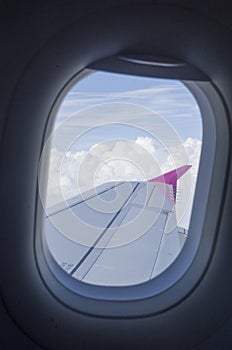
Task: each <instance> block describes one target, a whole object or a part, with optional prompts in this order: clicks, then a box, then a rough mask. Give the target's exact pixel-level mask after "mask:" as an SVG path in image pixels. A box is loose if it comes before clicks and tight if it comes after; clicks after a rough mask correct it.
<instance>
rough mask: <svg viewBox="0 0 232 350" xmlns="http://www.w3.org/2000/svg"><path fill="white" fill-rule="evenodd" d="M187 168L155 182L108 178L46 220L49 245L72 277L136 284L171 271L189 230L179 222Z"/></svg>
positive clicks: (176, 170)
mask: <svg viewBox="0 0 232 350" xmlns="http://www.w3.org/2000/svg"><path fill="white" fill-rule="evenodd" d="M190 167H191V166H184V167H181V168H178V169H175V170H173V171H171V172H168V173H166V174H164V175H161V176H159V177H157V178H154V179H151V180H149V181H147V182H146V181H141V182H137V181H133V182H108V183H105V184H103V185H100V186H98V187H97V188H95V189H92V190H91V191H88V192H86V193H84V194H82V195H79V196H76V197H74V198H72V199H70V200H68V201H67V204H66V206H65V207H64V206H63V207H62V205H61V206H59V207H57V208H56V209H54V210H53V211H52V212H50V214H49V215H48V216H47V217H46V218H45V222H44V232H45V239H46V244H47V246H48V249H49V251H50V252H51V254H52V256H53V258H54V259H55V260H56V262H57V263H58V264H59V265H60V266H61V267H62V268H63V269H64V270H65V271H66V272H67V273H69V274H70V275H71V276H72V277H74V278H76V279H78V280H81V281H83V282H87V283H91V284H98V285H111V286H117V285H121V286H122V285H132V284H138V283H142V282H145V281H147V280H150V279H152V278H154V277H155V276H157V275H158V274H160V273H161V272H162V271H163V270H165V269H166V268H167V267H168V266H169V265H170V264H171V263H172V262H173V261H174V260H175V258H176V257H177V255H178V254H179V252H180V250H181V248H182V246H183V244H184V241H185V238H186V235H187V231H186V230H185V229H184V228H180V227H177V223H176V212H175V204H176V186H177V180H178V178H180V176H182V175H183V174H184V173H185V172H186V171H187V170H188V169H189V168H190Z"/></svg>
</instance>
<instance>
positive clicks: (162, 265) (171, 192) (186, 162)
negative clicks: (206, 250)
mask: <svg viewBox="0 0 232 350" xmlns="http://www.w3.org/2000/svg"><path fill="white" fill-rule="evenodd" d="M72 84H73V83H72ZM201 145H202V120H201V114H200V110H199V108H198V104H197V102H196V100H195V99H194V97H193V95H192V94H191V93H190V91H189V90H188V88H187V87H186V86H185V85H184V84H183V83H182V82H180V81H178V80H168V79H155V78H147V77H137V76H130V75H121V74H114V73H104V72H100V71H97V72H93V73H91V74H89V75H86V77H84V78H83V79H78V80H77V81H75V84H73V85H72V88H71V89H70V91H68V93H67V94H66V95H65V97H64V99H63V101H62V103H61V104H60V106H59V108H58V111H57V113H56V115H55V118H54V119H53V125H52V127H51V128H50V130H49V137H48V141H47V142H46V144H45V146H44V150H43V152H42V157H41V162H42V164H43V167H44V166H45V165H46V167H47V176H46V181H45V182H46V186H45V187H46V189H44V188H45V187H44V186H43V189H41V197H42V202H43V206H44V212H45V215H44V220H43V244H44V248H45V249H46V250H47V252H48V253H49V254H50V255H51V257H52V258H53V259H54V261H55V262H56V264H58V265H59V266H60V267H61V268H62V269H63V270H64V271H65V272H66V273H67V274H69V275H70V277H71V278H75V279H78V280H80V281H83V282H85V283H89V284H94V285H101V286H126V285H135V284H139V283H143V282H146V281H148V280H150V279H153V278H155V277H156V276H157V275H159V274H160V273H162V272H163V271H164V270H165V269H167V268H168V267H169V266H170V265H171V264H172V262H173V261H174V260H175V259H176V257H177V256H178V255H179V253H180V251H181V250H182V248H183V247H184V243H185V240H186V239H187V237H188V231H189V226H190V220H191V213H192V206H193V200H194V193H195V188H196V183H197V175H198V168H199V161H200V155H201ZM43 184H44V183H43Z"/></svg>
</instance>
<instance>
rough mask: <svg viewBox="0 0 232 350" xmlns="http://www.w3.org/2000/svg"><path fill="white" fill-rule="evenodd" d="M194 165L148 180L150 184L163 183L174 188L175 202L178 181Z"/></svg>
mask: <svg viewBox="0 0 232 350" xmlns="http://www.w3.org/2000/svg"><path fill="white" fill-rule="evenodd" d="M191 167H192V165H183V166H181V167H180V168H177V169H174V170H171V171H169V172H168V173H165V174H162V175H160V176H157V177H154V179H151V180H148V182H163V183H165V184H168V185H172V186H173V193H174V200H175V201H176V187H177V180H178V179H179V178H180V177H181V176H182V175H184V174H185V173H186V171H188V170H189V169H190V168H191Z"/></svg>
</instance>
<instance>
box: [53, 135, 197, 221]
mask: <svg viewBox="0 0 232 350" xmlns="http://www.w3.org/2000/svg"><path fill="white" fill-rule="evenodd" d="M184 151H185V152H186V153H187V157H188V159H189V161H188V164H191V165H192V168H191V176H188V177H187V176H183V178H182V179H181V180H179V183H178V197H177V205H176V211H177V220H178V222H179V225H180V226H184V227H186V228H187V227H188V225H189V218H190V215H191V208H192V203H193V197H194V192H195V186H196V179H197V173H198V167H199V158H200V153H201V141H200V140H198V139H193V138H190V137H189V138H187V139H186V140H185V142H184V143H183V144H182V145H181V144H180V145H179V146H176V147H174V148H173V147H172V148H170V149H168V150H164V149H162V148H161V147H157V145H156V144H155V142H154V140H153V139H152V138H150V137H142V136H141V137H138V138H137V139H136V140H135V141H131V140H114V141H108V142H105V143H101V144H95V145H94V146H93V147H91V148H90V149H89V151H80V152H71V151H68V152H66V153H64V152H61V151H59V150H57V149H56V148H52V150H51V156H50V166H49V177H48V192H47V193H48V196H47V205H48V206H51V205H54V204H56V203H57V198H58V197H59V196H58V194H59V191H60V188H61V190H62V193H63V196H64V198H66V199H67V198H70V197H73V196H75V195H77V194H78V193H83V192H85V191H87V190H88V189H91V188H93V187H96V186H98V185H100V184H102V183H105V182H110V181H121V180H124V181H133V180H134V181H136V180H137V181H143V180H148V179H151V178H153V177H155V176H158V175H159V174H160V173H163V172H166V171H169V170H172V169H173V168H176V167H178V166H182V165H184V164H183V162H184V163H185V161H183V159H186V154H185V155H184V156H183V152H184ZM186 186H187V187H186ZM189 186H191V190H190V195H189V196H188V198H186V196H185V192H186V188H188V187H189Z"/></svg>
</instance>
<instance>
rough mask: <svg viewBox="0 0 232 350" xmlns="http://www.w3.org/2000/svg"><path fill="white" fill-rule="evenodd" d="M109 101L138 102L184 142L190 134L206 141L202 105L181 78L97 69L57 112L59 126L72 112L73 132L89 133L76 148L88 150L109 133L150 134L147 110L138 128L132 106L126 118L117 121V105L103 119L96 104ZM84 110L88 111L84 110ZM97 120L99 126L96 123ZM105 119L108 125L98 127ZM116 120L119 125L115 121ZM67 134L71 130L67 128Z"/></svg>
mask: <svg viewBox="0 0 232 350" xmlns="http://www.w3.org/2000/svg"><path fill="white" fill-rule="evenodd" d="M106 103H108V104H109V103H125V104H134V105H139V106H140V107H144V108H147V109H149V110H152V111H153V112H154V113H155V114H157V115H159V116H161V118H163V119H164V120H166V121H167V122H168V123H169V124H170V125H171V126H172V127H173V128H174V129H175V131H176V132H177V134H178V135H179V137H180V139H181V140H182V141H185V140H186V139H187V138H188V137H191V138H196V139H198V140H202V123H201V115H200V111H199V108H198V105H197V103H196V101H195V99H194V97H193V96H192V94H191V93H190V92H189V90H188V89H187V88H186V87H185V86H184V85H183V84H182V83H181V82H180V81H176V80H164V79H154V78H147V77H146V78H144V77H133V76H127V75H120V74H112V73H105V72H96V73H93V74H91V75H90V76H88V77H86V78H84V79H82V80H81V81H79V82H78V83H77V84H76V85H75V86H74V87H73V88H72V90H71V91H70V92H69V93H68V94H67V96H66V97H65V99H64V101H63V103H62V105H61V107H60V109H59V112H58V115H57V119H56V123H57V125H59V123H60V122H63V121H64V120H67V118H68V117H70V115H73V114H76V117H75V120H76V122H75V131H73V132H75V133H76V134H78V135H80V134H81V133H82V132H85V136H82V137H81V140H80V139H79V142H78V146H77V144H76V145H75V146H76V149H78V150H81V149H88V148H89V147H91V146H92V145H93V144H95V143H99V142H103V141H105V139H106V136H107V137H108V138H111V139H114V138H124V137H126V138H127V139H128V138H130V139H132V140H135V139H136V138H137V137H139V136H144V137H145V136H150V135H149V132H150V131H151V130H152V123H153V121H152V118H150V117H149V118H148V120H146V112H145V109H144V112H143V113H142V109H141V110H140V112H138V114H137V120H138V119H140V127H138V124H137V127H133V125H135V123H134V122H135V120H134V116H135V112H134V111H133V109H131V111H130V108H129V107H128V108H126V113H127V118H124V119H123V121H121V120H119V119H118V118H117V120H115V119H116V118H115V116H114V109H115V108H114V105H112V110H111V111H110V110H109V109H108V111H107V113H108V115H107V120H106V119H104V118H101V115H100V112H99V108H98V109H97V110H96V108H95V107H94V106H99V105H101V104H106ZM83 109H87V110H86V111H85V112H80V111H81V110H83ZM96 111H97V112H96ZM147 111H148V110H147ZM78 112H79V113H78ZM94 114H95V115H94ZM94 117H95V119H94ZM101 119H102V120H101ZM141 120H143V123H142V124H141ZM95 121H96V125H94V124H95ZM101 122H102V123H105V124H107V125H105V126H101V127H99V126H98V127H96V128H94V127H95V126H97V125H99V123H100V124H101ZM114 122H116V123H117V124H113V123H114ZM120 123H121V127H120ZM122 124H123V125H122ZM126 124H128V125H129V126H126ZM84 125H85V127H84ZM66 126H67V125H66ZM70 128H71V127H70ZM72 128H73V125H72ZM65 133H66V134H67V133H68V131H67V129H65ZM73 147H74V146H73Z"/></svg>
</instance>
